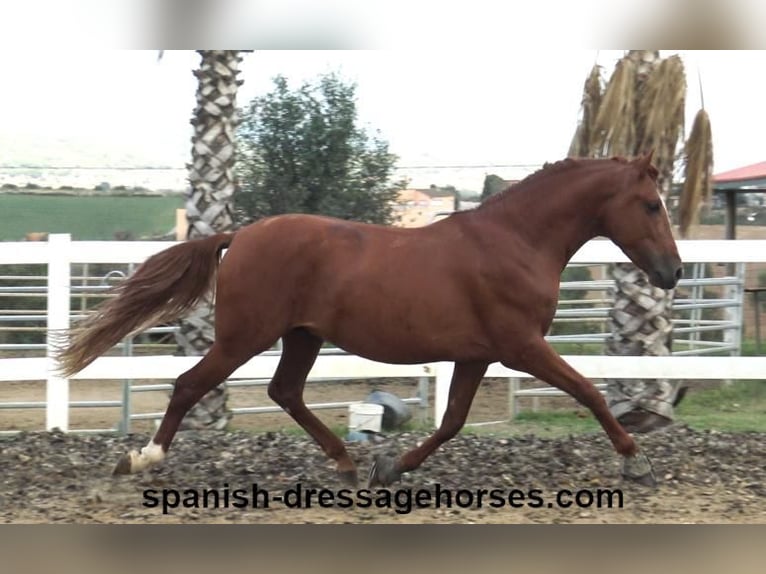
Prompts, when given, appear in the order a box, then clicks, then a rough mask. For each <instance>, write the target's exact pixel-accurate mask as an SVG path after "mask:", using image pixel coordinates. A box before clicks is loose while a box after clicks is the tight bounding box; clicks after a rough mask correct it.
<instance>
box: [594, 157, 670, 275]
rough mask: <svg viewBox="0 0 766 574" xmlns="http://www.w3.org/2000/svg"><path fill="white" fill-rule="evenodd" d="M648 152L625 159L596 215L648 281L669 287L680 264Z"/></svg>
mask: <svg viewBox="0 0 766 574" xmlns="http://www.w3.org/2000/svg"><path fill="white" fill-rule="evenodd" d="M651 161H652V152H649V153H648V154H646V155H644V156H641V157H639V158H637V159H634V160H633V161H630V162H627V165H626V166H625V167H626V169H624V170H622V174H621V175H620V176H618V177H620V179H619V180H618V181H619V183H618V187H621V189H617V190H616V192H614V193H613V194H611V196H610V199H609V200H608V201H607V203H606V204H605V206H604V208H603V210H602V212H601V217H600V224H601V227H602V231H603V234H604V235H605V236H606V237H608V238H609V239H611V240H612V241H614V242H615V243H616V244H617V245H618V246H619V247H620V249H622V250H623V252H624V253H625V254H626V255H627V256H628V257H629V258H630V260H631V261H632V262H633V263H635V264H636V265H637V266H638V267H640V268H641V269H643V270H644V272H646V274H647V275H648V277H649V281H651V283H652V284H653V285H655V286H657V287H661V288H662V289H672V288H673V287H675V286H676V284H677V283H678V280H679V279H680V278H681V274H682V272H683V268H682V265H681V258H680V257H679V256H678V249H677V247H676V242H675V240H674V239H673V233H672V232H671V229H670V219H669V218H668V213H667V211H666V210H665V204H664V203H663V201H662V197H661V196H660V193H659V191H658V189H657V169H656V168H655V167H654V166H653V165H652V163H651Z"/></svg>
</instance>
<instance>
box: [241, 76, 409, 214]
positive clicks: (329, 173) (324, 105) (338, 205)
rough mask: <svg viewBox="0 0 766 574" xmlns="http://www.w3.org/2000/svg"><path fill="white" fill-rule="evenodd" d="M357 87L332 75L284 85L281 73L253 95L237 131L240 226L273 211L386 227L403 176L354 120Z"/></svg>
mask: <svg viewBox="0 0 766 574" xmlns="http://www.w3.org/2000/svg"><path fill="white" fill-rule="evenodd" d="M355 92H356V86H355V85H354V84H352V83H345V82H343V81H342V80H341V78H339V77H338V76H337V75H335V74H328V75H325V76H321V77H320V78H319V79H318V81H317V82H316V83H314V84H311V83H304V84H303V85H302V86H300V87H299V88H298V89H291V88H290V87H289V86H288V83H287V80H286V79H285V78H284V77H282V76H277V77H276V78H274V89H273V90H272V91H271V92H270V93H268V94H266V95H264V96H261V97H257V98H255V99H253V100H252V101H251V102H250V103H249V105H248V106H246V108H245V109H244V110H242V111H241V113H240V116H241V118H242V120H241V123H240V125H239V128H238V130H237V143H238V150H239V152H240V154H241V155H240V163H239V164H238V176H239V181H240V188H239V190H238V191H237V193H236V194H235V197H234V204H235V209H236V213H237V218H238V220H239V222H240V223H248V222H250V221H253V220H255V219H259V218H262V217H267V216H270V215H277V214H280V213H321V214H324V215H330V216H333V217H338V218H341V219H353V220H356V221H365V222H369V223H382V224H390V223H392V222H393V221H394V214H393V201H394V200H395V198H396V195H397V193H398V191H399V190H401V189H403V188H404V187H405V182H404V181H396V180H395V179H394V169H395V163H396V160H397V158H396V156H395V155H393V154H391V153H389V151H388V143H387V142H385V141H384V140H382V139H381V138H380V137H379V136H375V137H373V136H370V135H369V134H368V133H367V132H366V131H365V130H363V129H361V128H360V127H359V126H358V125H357V110H356V95H355Z"/></svg>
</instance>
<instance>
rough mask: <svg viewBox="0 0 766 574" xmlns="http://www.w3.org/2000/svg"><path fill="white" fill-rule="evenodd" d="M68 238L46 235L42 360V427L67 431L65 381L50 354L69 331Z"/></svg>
mask: <svg viewBox="0 0 766 574" xmlns="http://www.w3.org/2000/svg"><path fill="white" fill-rule="evenodd" d="M71 239H72V238H71V236H70V235H69V234H68V233H53V234H51V235H49V236H48V336H47V340H46V345H47V349H46V357H47V372H48V380H47V385H46V391H45V395H46V407H45V428H46V430H49V431H50V430H53V429H54V428H58V429H60V430H62V431H64V432H66V431H67V430H69V379H67V378H64V377H62V376H60V375H59V374H58V373H57V372H56V363H55V360H54V356H53V352H54V350H55V348H56V346H58V345H63V344H64V343H65V341H66V339H65V338H64V337H66V335H65V333H66V330H67V329H69V307H70V301H69V293H70V281H71V265H70V259H71V253H70V243H71Z"/></svg>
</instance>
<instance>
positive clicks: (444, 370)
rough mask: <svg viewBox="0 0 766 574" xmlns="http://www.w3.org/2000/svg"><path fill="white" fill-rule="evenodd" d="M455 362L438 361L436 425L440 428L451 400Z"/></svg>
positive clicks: (435, 391)
mask: <svg viewBox="0 0 766 574" xmlns="http://www.w3.org/2000/svg"><path fill="white" fill-rule="evenodd" d="M454 370H455V364H454V363H436V384H435V388H434V426H435V427H436V428H439V427H440V426H441V424H442V418H444V412H445V411H446V410H447V403H448V402H449V386H450V382H452V372H453V371H454Z"/></svg>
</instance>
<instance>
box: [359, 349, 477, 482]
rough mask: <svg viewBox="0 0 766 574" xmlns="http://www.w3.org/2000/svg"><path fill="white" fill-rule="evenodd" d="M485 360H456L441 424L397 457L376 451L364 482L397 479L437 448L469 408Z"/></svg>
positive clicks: (460, 425)
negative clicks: (460, 361) (458, 361)
mask: <svg viewBox="0 0 766 574" xmlns="http://www.w3.org/2000/svg"><path fill="white" fill-rule="evenodd" d="M487 367H488V365H487V363H456V364H455V370H454V372H453V373H452V381H451V382H450V388H449V397H448V400H447V410H446V411H445V412H444V417H443V418H442V422H441V425H439V428H438V429H437V430H436V432H435V433H434V434H432V435H431V436H430V437H428V438H427V439H426V440H425V441H423V444H421V445H420V446H418V447H416V448H413V449H412V450H410V451H408V452H406V453H404V454H403V455H402V456H400V457H399V458H398V459H393V458H391V457H388V456H385V455H377V456H376V457H375V461H374V463H373V465H372V468H371V469H370V475H369V479H368V486H369V487H373V486H376V485H378V484H380V485H382V486H388V485H389V484H391V483H392V482H394V481H396V480H398V479H399V478H400V477H401V475H402V473H403V472H409V471H411V470H415V469H416V468H418V467H419V466H420V465H421V464H423V461H424V460H425V459H426V458H428V457H429V456H430V455H431V454H432V453H433V452H434V451H435V450H436V449H437V448H439V447H440V446H441V445H443V444H444V443H445V442H447V441H448V440H450V439H451V438H452V437H454V436H455V435H456V434H457V433H458V431H460V429H461V428H463V425H464V424H465V419H466V417H467V416H468V411H469V410H470V409H471V403H472V402H473V398H474V396H476V390H477V389H478V388H479V384H480V383H481V381H482V378H483V377H484V373H485V372H486V371H487Z"/></svg>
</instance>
